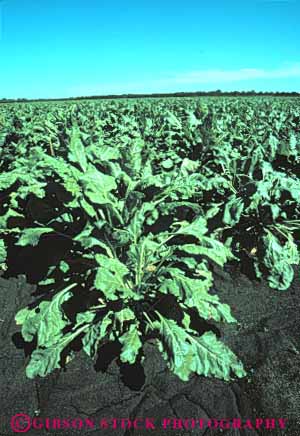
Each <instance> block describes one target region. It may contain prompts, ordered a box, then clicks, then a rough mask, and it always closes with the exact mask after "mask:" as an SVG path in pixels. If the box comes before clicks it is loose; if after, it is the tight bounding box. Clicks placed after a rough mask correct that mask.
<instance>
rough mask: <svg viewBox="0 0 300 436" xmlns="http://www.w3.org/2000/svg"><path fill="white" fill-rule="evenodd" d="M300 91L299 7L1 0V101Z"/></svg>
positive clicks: (282, 0) (213, 1) (265, 1)
mask: <svg viewBox="0 0 300 436" xmlns="http://www.w3.org/2000/svg"><path fill="white" fill-rule="evenodd" d="M215 89H221V90H251V89H255V90H257V91H260V90H264V91H272V90H273V91H277V90H282V91H300V0H238V1H234V0H204V1H203V0H152V1H151V0H127V1H125V0H123V1H121V0H111V1H109V0H98V1H96V0H85V1H84V0H72V1H71V0H70V1H69V0H52V1H50V0H0V98H1V97H2V98H22V97H25V98H39V97H70V96H80V95H95V94H110V93H116V94H122V93H128V92H129V93H132V92H133V93H134V92H136V93H139V92H172V91H197V90H215Z"/></svg>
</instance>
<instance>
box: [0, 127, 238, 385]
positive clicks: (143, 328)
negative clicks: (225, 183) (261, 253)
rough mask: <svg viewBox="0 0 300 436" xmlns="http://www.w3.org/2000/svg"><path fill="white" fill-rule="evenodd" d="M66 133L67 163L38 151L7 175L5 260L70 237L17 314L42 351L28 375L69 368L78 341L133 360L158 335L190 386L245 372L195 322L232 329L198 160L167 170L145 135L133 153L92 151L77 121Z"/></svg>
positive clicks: (93, 352) (95, 147) (120, 148)
mask: <svg viewBox="0 0 300 436" xmlns="http://www.w3.org/2000/svg"><path fill="white" fill-rule="evenodd" d="M68 132H69V143H68V147H67V148H66V149H65V150H62V152H61V155H60V156H55V155H51V153H49V150H45V149H43V147H41V146H39V145H36V146H33V147H32V148H31V149H30V150H29V152H28V154H27V156H26V157H24V158H23V160H22V159H20V160H19V162H18V164H17V165H16V166H15V167H14V168H12V167H10V171H7V172H4V173H3V174H2V175H1V176H0V185H1V191H2V192H5V198H6V200H5V202H4V203H3V206H2V216H1V220H2V221H1V224H2V228H5V231H3V232H2V235H3V241H2V242H1V246H0V249H1V256H2V258H1V261H2V262H4V260H5V256H6V253H5V247H8V252H9V247H10V246H12V245H16V246H18V247H26V246H32V247H38V246H39V244H41V243H43V244H44V246H45V247H47V243H49V244H50V243H51V240H53V238H58V239H62V240H66V241H67V244H66V247H67V248H66V249H65V251H64V253H63V254H62V255H61V256H58V257H57V261H56V262H54V264H52V265H50V267H49V269H48V271H47V273H46V276H45V277H43V280H41V281H40V282H39V284H38V293H37V295H38V296H37V299H36V300H35V301H32V302H31V303H30V304H29V305H28V307H26V308H23V309H21V310H20V311H19V312H18V313H17V315H16V322H17V324H19V325H21V326H22V336H23V338H24V340H25V341H27V342H31V343H32V344H33V347H34V350H33V352H32V354H31V356H30V361H29V363H28V365H27V369H26V373H27V376H28V377H29V378H33V377H35V376H46V375H47V374H49V373H51V372H52V371H53V370H54V369H56V368H60V367H62V366H64V365H65V364H66V363H68V362H69V361H70V360H71V359H73V358H74V356H75V354H76V352H75V351H74V347H73V344H74V343H75V342H78V341H80V343H81V346H82V347H83V349H84V351H85V352H86V353H87V354H88V355H89V356H90V357H91V358H93V359H95V358H96V357H97V355H98V352H99V348H101V346H102V345H103V344H106V343H108V342H117V343H118V344H119V345H120V356H119V357H120V360H121V361H122V362H126V363H129V364H133V363H134V362H136V361H142V360H143V344H144V343H145V341H146V340H148V339H150V338H152V339H154V340H155V342H156V344H157V346H158V348H159V350H160V351H161V353H162V355H163V357H164V359H165V360H166V362H167V365H168V367H169V368H170V369H171V370H172V371H173V372H174V373H175V374H176V375H177V376H179V377H180V378H181V379H182V380H188V378H189V375H190V374H191V373H197V374H199V375H205V376H215V377H218V378H221V379H225V380H229V379H230V376H231V373H234V374H235V375H236V376H238V377H242V376H244V375H245V372H244V369H243V366H242V364H241V363H240V362H239V361H238V359H237V357H236V356H235V355H234V353H233V352H232V351H231V350H230V349H229V348H228V347H227V346H226V345H225V344H224V343H223V342H221V341H220V340H219V339H218V338H217V336H216V335H215V333H213V331H211V330H207V329H206V330H207V331H205V332H204V333H203V332H201V333H199V332H198V331H197V328H196V327H195V323H194V321H193V320H194V319H195V317H196V318H199V319H202V320H205V321H206V322H207V321H208V322H209V321H212V322H214V321H215V322H227V323H232V322H235V319H234V318H233V316H232V315H231V313H230V308H229V306H228V305H226V304H223V303H221V302H220V301H219V298H218V296H217V295H215V294H214V293H212V292H210V291H211V289H212V286H213V277H212V272H211V264H213V263H216V264H218V265H219V266H221V267H223V266H224V264H225V262H226V261H227V260H230V259H232V258H233V255H232V254H231V252H230V251H229V249H228V248H227V247H226V246H225V245H223V244H222V243H221V242H219V241H218V240H217V239H215V238H214V237H211V236H209V235H208V228H207V221H206V218H205V217H204V216H203V214H202V213H201V207H200V206H199V204H198V202H199V198H200V197H201V177H200V174H198V173H197V172H194V171H193V168H194V162H192V161H189V159H187V158H186V159H184V160H183V161H182V163H181V165H180V167H179V168H178V169H177V171H176V172H171V173H168V172H167V171H165V168H164V165H163V163H162V164H161V166H160V164H158V163H157V159H156V153H155V150H153V149H151V148H150V147H149V146H147V144H145V142H144V141H143V138H142V137H141V136H140V137H138V136H136V137H135V138H134V139H132V141H131V147H130V148H128V147H127V146H126V145H122V144H120V145H117V144H116V145H115V146H114V147H113V146H109V145H103V144H102V145H99V144H93V143H91V144H89V145H87V144H85V145H84V144H83V138H82V135H81V133H80V129H79V127H78V126H76V125H73V126H72V128H71V129H70V130H69V131H68ZM166 299H167V301H168V304H166V303H165V301H166ZM170 305H171V306H172V307H173V309H174V311H173V312H172V313H171V312H170V311H169V310H168V306H170ZM100 357H101V355H100Z"/></svg>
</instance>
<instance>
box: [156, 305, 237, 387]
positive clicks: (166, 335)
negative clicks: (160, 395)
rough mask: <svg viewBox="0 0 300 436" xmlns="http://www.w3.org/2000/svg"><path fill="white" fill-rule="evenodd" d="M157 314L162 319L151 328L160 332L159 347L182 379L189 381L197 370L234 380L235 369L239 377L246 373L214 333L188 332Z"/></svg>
mask: <svg viewBox="0 0 300 436" xmlns="http://www.w3.org/2000/svg"><path fill="white" fill-rule="evenodd" d="M157 315H158V317H159V320H158V321H154V322H153V323H151V324H149V328H150V329H152V330H157V331H158V332H159V334H160V342H159V348H160V350H161V351H162V352H163V356H164V358H165V359H166V360H167V364H168V366H169V368H170V369H171V370H172V371H173V372H174V373H175V374H176V375H178V377H179V378H181V379H182V380H184V381H187V380H188V379H189V376H190V375H191V374H192V373H193V372H195V373H197V374H198V375H204V376H206V377H207V376H214V377H217V378H220V379H224V380H230V373H231V372H233V373H234V374H235V375H236V376H238V377H243V376H245V371H244V369H243V366H242V364H241V363H240V362H239V361H238V359H237V357H236V356H235V355H234V353H233V352H232V351H231V350H230V349H229V348H228V347H227V346H226V345H225V344H224V343H222V342H221V341H219V340H218V339H217V337H216V336H215V334H214V333H212V332H206V333H204V334H203V335H202V336H200V337H198V336H196V332H194V331H190V332H187V331H186V329H184V328H182V327H180V326H178V325H177V324H176V322H175V321H174V320H170V319H167V318H165V317H163V316H162V315H161V314H159V313H158V312H157Z"/></svg>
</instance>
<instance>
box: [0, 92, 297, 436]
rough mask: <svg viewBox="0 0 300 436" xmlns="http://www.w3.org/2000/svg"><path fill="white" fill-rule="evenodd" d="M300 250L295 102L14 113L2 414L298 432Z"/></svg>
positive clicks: (32, 107) (1, 340)
mask: <svg viewBox="0 0 300 436" xmlns="http://www.w3.org/2000/svg"><path fill="white" fill-rule="evenodd" d="M299 243H300V99H299V98H279V97H253V98H252V97H251V98H250V97H249V98H246V97H244V98H234V97H233V98H230V97H224V98H223V97H215V98H209V97H207V98H185V99H183V98H162V99H128V100H125V99H119V100H83V101H68V102H67V101H66V102H32V103H14V104H13V103H6V104H2V105H0V305H1V307H2V308H3V310H2V312H3V313H2V314H1V315H0V318H1V323H0V345H1V347H2V350H3V357H2V359H1V360H0V370H1V374H2V375H1V376H0V378H1V385H3V389H2V392H1V393H0V403H1V406H2V405H3V406H2V412H1V413H2V415H5V416H7V417H10V416H11V415H14V414H16V413H18V412H19V411H20V410H21V411H22V412H24V411H25V413H27V414H28V415H32V414H34V413H35V414H36V415H38V416H52V415H53V416H56V415H58V414H61V413H62V411H63V412H64V413H65V414H66V415H74V413H75V412H76V410H77V409H78V410H81V411H82V410H85V411H86V410H87V411H88V413H86V412H84V413H85V414H92V412H93V413H95V416H97V417H98V415H99V417H100V416H102V415H103V413H102V412H101V411H102V410H104V409H105V413H108V414H109V413H110V414H111V415H112V416H115V415H116V414H117V415H118V414H122V416H125V417H126V416H127V417H128V416H131V417H132V416H134V413H137V414H138V415H139V416H157V417H158V418H157V419H159V418H160V417H163V416H173V415H174V416H177V417H178V416H183V415H186V411H187V410H189V411H190V415H191V417H192V416H194V417H195V415H197V417H199V416H198V415H200V414H202V415H206V416H207V418H216V417H222V418H228V419H232V418H234V417H238V416H239V417H240V418H241V420H242V421H243V420H244V421H243V422H244V424H243V425H244V427H243V426H241V427H240V428H239V429H237V430H236V433H230V431H231V432H232V430H222V429H216V430H214V431H213V430H211V429H207V431H205V432H204V430H203V433H199V429H198V432H197V435H199V434H201V435H202V434H203V435H204V434H205V435H206V436H207V435H210V434H213V435H218V434H220V435H221V434H222V435H224V434H226V435H228V436H229V435H233V434H235V435H241V436H244V435H245V436H246V435H255V434H257V435H263V436H264V435H267V434H272V435H278V436H279V435H290V436H297V435H300V413H299V401H300V397H299V391H300V377H299V353H300V351H299V350H300V334H299V333H300V321H299V303H300V296H299V295H300V293H299V263H300V257H299V256H300V251H299ZM12 386H13V389H12ZM88 386H89V390H88V391H87V387H88ZM99 386H100V387H101V389H99ZM120 386H121V388H120ZM108 394H109V395H110V397H109V396H108ZM145 396H146V397H147V401H146V400H145ZM124 399H126V401H125V402H124ZM74 404H75V406H76V407H75V406H74ZM16 405H17V406H16ZM16 407H18V408H17V409H16ZM3 410H4V411H3ZM76 413H77V412H76ZM101 413H102V415H101ZM97 414H98V415H97ZM77 415H78V413H77ZM77 415H76V416H77ZM256 417H264V418H265V417H274V418H280V417H282V418H286V419H287V427H286V429H285V430H282V429H280V428H279V427H278V426H277V427H276V428H274V429H272V431H270V430H268V429H267V428H266V427H263V424H261V427H259V428H253V429H251V427H250V424H248V427H247V424H245V419H252V418H253V419H255V418H256ZM7 419H8V418H7ZM298 426H299V427H298ZM250 429H251V431H250ZM0 430H1V431H3V432H4V433H3V434H10V433H5V431H6V430H5V428H4V427H3V429H2V428H1V427H0ZM180 431H181V433H180ZM180 431H179V432H178V430H177V431H171V430H170V433H168V432H167V431H164V432H163V433H157V435H158V434H164V435H166V436H168V435H169V434H174V435H175V433H176V436H178V435H181V434H182V435H191V436H192V435H193V434H196V433H194V432H193V431H192V430H188V429H185V430H180ZM50 433H51V431H50ZM75 433H76V434H77V432H76V431H75V430H74V432H73V433H72V434H75ZM89 433H91V434H95V433H93V432H92V431H91V432H89V431H88V430H86V434H89ZM148 433H149V432H148ZM148 433H147V434H148ZM29 434H31V433H29ZM32 434H36V432H33V433H32ZM44 434H48V432H46V433H43V432H42V431H41V433H39V436H40V435H44ZM53 434H56V433H55V431H54V432H53ZM59 434H60V433H59ZM63 434H66V433H65V432H64V433H63ZM78 434H83V433H82V432H81V433H80V432H79V433H78ZM115 434H116V435H117V434H118V435H119V434H120V435H121V434H122V435H124V436H129V435H131V434H134V435H137V434H139V436H140V434H144V433H142V432H141V431H133V430H131V431H130V432H129V430H124V431H123V433H122V430H120V433H117V432H116V433H115ZM145 434H146V433H145ZM152 434H154V432H152Z"/></svg>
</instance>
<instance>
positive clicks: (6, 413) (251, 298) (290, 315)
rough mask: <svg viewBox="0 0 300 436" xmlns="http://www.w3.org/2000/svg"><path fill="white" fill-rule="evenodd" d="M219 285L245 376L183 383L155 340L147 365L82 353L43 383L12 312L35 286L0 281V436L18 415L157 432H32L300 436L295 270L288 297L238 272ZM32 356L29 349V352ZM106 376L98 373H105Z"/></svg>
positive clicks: (218, 276)
mask: <svg viewBox="0 0 300 436" xmlns="http://www.w3.org/2000/svg"><path fill="white" fill-rule="evenodd" d="M215 280H216V281H215V284H216V288H217V291H218V294H219V296H220V299H221V300H222V301H223V302H226V303H228V304H229V305H230V306H231V308H232V312H233V314H234V315H235V317H236V318H237V319H238V320H239V322H240V325H238V326H236V325H233V326H231V325H229V326H225V327H224V326H219V325H218V326H217V327H218V328H219V329H220V331H221V333H222V338H223V340H224V341H225V342H226V343H227V344H228V345H229V346H230V347H231V348H232V349H233V350H234V352H235V353H236V354H237V355H238V356H239V357H240V359H241V360H242V361H243V362H244V364H245V368H246V369H247V372H248V376H247V377H246V378H244V379H242V380H234V381H232V382H230V383H227V382H223V381H220V380H216V379H212V378H205V377H199V376H194V377H192V378H191V380H190V381H189V382H186V383H184V382H181V381H180V380H179V379H178V378H177V377H176V376H174V375H172V374H171V373H170V372H169V371H168V370H167V368H166V366H165V363H164V361H163V360H162V358H161V356H160V354H159V352H157V351H156V348H155V346H154V344H153V343H151V341H150V342H149V343H147V344H146V346H145V353H146V359H145V361H144V363H143V366H144V368H141V367H130V366H123V367H121V368H120V367H119V366H118V364H117V362H116V359H113V360H112V361H111V359H108V358H107V356H109V355H111V356H113V353H114V349H113V348H114V347H112V349H110V350H108V349H106V350H105V349H104V350H102V351H103V356H104V359H103V361H102V362H96V364H94V363H93V362H92V361H91V360H90V359H89V358H88V357H87V356H86V355H85V354H84V353H83V352H80V353H78V355H77V357H76V358H75V359H74V360H73V361H72V362H70V364H69V365H68V366H67V370H66V371H64V370H57V371H56V372H55V373H53V374H51V376H49V377H46V378H44V379H42V378H40V379H37V380H29V379H27V378H26V376H25V365H26V353H24V349H23V344H22V341H21V339H20V335H19V334H18V333H17V332H18V327H17V326H16V325H15V322H14V315H15V313H16V312H17V310H19V309H20V308H22V307H24V306H25V305H26V304H27V301H28V299H29V295H30V294H31V293H32V292H33V291H34V288H33V286H31V285H28V284H26V281H25V279H24V277H23V276H18V278H13V279H9V280H6V279H3V278H0V307H1V314H0V319H1V320H0V347H1V356H0V381H1V390H0V406H1V407H0V415H1V417H0V436H2V435H5V436H8V435H13V434H16V433H14V432H13V431H12V430H11V425H10V420H11V417H12V416H13V415H16V414H18V413H24V414H27V415H29V416H34V415H36V416H39V417H49V418H55V417H56V418H57V417H59V418H75V417H76V418H78V417H81V418H82V419H85V418H87V417H89V418H91V419H94V420H95V422H97V423H98V422H99V421H100V420H101V419H103V418H111V417H118V418H131V419H133V418H135V417H139V418H145V417H152V418H154V419H155V423H158V424H157V428H156V429H155V430H136V431H133V432H132V431H130V430H122V429H120V428H119V429H116V430H113V429H111V428H110V429H99V427H98V428H97V429H96V428H95V429H81V430H75V429H73V430H71V431H70V430H46V429H40V430H33V429H32V430H29V431H28V432H27V433H26V434H28V435H32V436H33V435H36V436H45V435H48V434H53V435H63V436H71V435H75V434H78V435H82V436H85V435H92V436H94V435H95V436H96V435H115V436H121V435H122V436H131V435H134V436H142V435H146V434H147V435H154V436H158V435H165V436H170V435H173V436H194V435H197V436H203V435H205V436H210V435H214V436H217V435H222V436H223V435H226V436H254V435H261V436H265V435H272V436H279V435H280V436H300V406H299V405H300V373H299V363H300V353H299V350H300V318H299V307H300V283H299V272H297V274H296V279H295V281H294V283H293V285H292V287H291V288H290V289H289V290H288V291H284V292H279V291H276V290H273V289H270V288H269V287H268V286H267V285H266V284H264V283H261V282H255V281H250V280H249V279H248V278H247V277H246V276H245V275H243V274H241V273H240V272H237V271H233V272H232V273H231V274H229V273H225V272H224V271H220V270H216V271H215ZM29 351H30V350H27V352H29ZM105 368H107V369H106V371H105V372H102V370H105ZM165 417H167V418H172V417H173V418H175V417H177V418H197V419H200V418H204V419H208V418H218V419H221V418H227V419H233V418H241V419H242V420H243V423H246V422H247V419H251V420H253V421H254V422H255V419H256V418H275V419H278V418H285V419H286V420H287V421H286V428H285V429H284V430H280V429H279V428H278V425H277V428H276V429H272V430H267V429H260V430H251V429H241V430H238V429H236V430H233V429H230V430H226V429H224V430H221V429H219V430H211V429H203V430H201V429H199V428H197V429H190V430H172V429H167V430H162V429H161V427H160V426H159V423H160V421H161V419H162V418H165Z"/></svg>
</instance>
